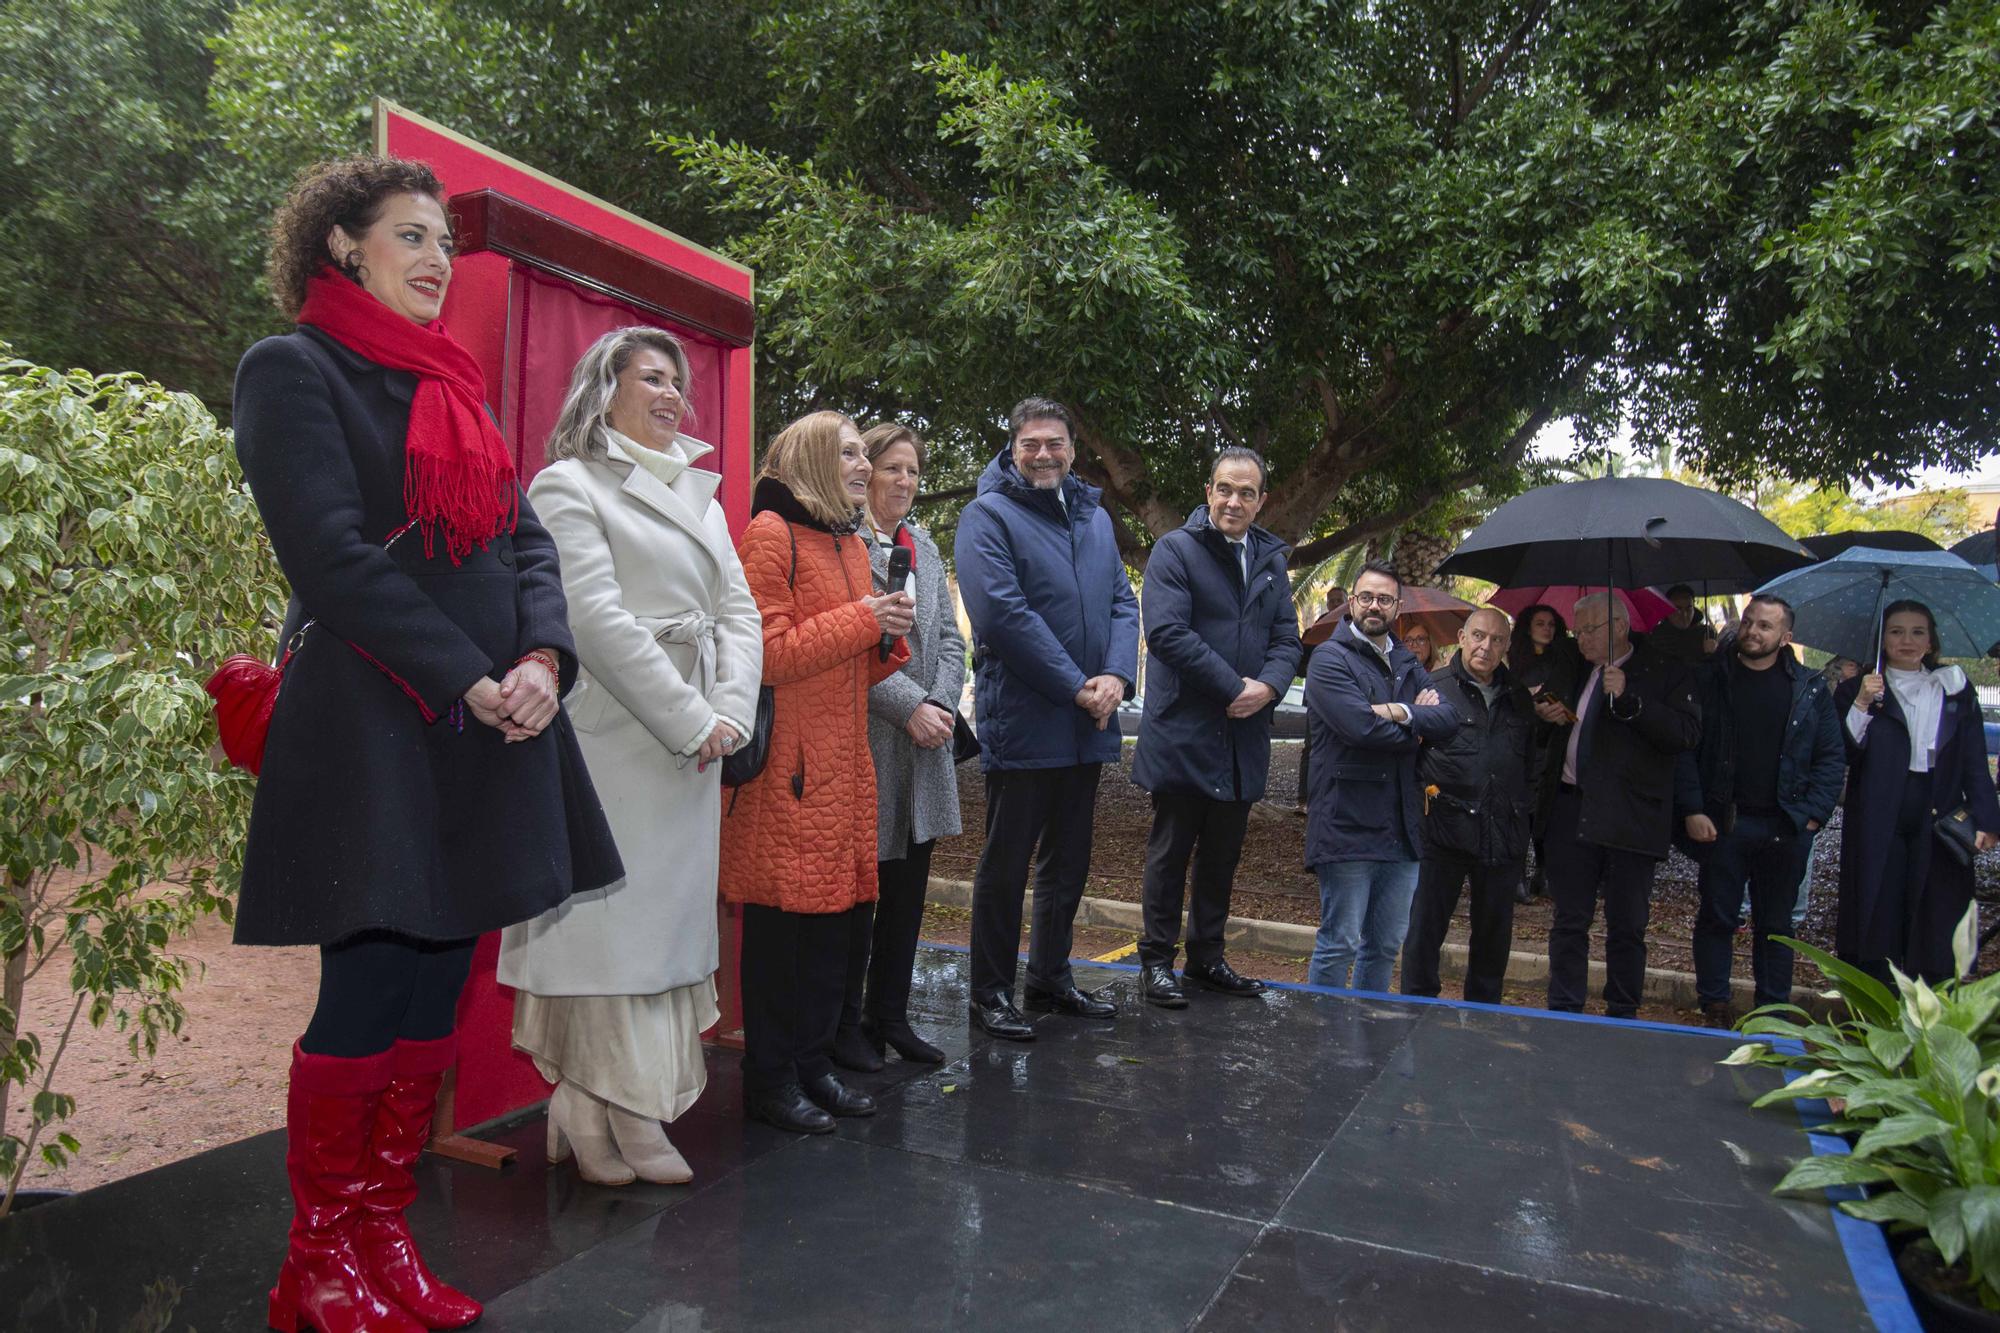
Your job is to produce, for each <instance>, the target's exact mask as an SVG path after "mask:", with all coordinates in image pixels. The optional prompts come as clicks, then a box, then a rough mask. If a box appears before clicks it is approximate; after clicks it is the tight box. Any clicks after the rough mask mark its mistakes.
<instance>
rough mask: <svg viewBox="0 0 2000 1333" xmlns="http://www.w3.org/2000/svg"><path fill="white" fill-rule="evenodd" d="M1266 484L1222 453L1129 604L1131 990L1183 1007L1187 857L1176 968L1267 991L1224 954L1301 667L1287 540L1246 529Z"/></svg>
mask: <svg viewBox="0 0 2000 1333" xmlns="http://www.w3.org/2000/svg"><path fill="white" fill-rule="evenodd" d="M1264 484H1265V470H1264V460H1263V458H1262V457H1261V456H1260V455H1259V454H1257V453H1256V452H1255V451H1253V450H1250V449H1241V448H1230V449H1224V450H1223V451H1222V453H1221V454H1220V455H1219V456H1218V457H1217V458H1216V460H1215V465H1214V467H1213V468H1211V469H1210V472H1209V479H1208V492H1207V493H1208V502H1207V503H1206V504H1203V505H1199V506H1197V507H1196V508H1195V510H1194V512H1193V513H1191V514H1189V515H1188V520H1187V522H1186V523H1185V524H1184V525H1183V526H1182V527H1180V528H1179V529H1177V530H1176V531H1173V532H1170V533H1168V534H1167V535H1166V536H1164V537H1162V538H1161V539H1160V541H1159V544H1158V545H1156V546H1154V547H1153V554H1152V557H1151V559H1149V560H1148V561H1147V564H1146V590H1145V595H1144V596H1143V597H1141V598H1140V600H1139V612H1140V617H1141V623H1142V624H1143V626H1144V628H1145V633H1146V648H1147V653H1148V655H1147V659H1146V711H1145V715H1144V718H1143V720H1142V723H1141V726H1140V729H1139V743H1138V747H1137V748H1138V752H1137V754H1136V755H1134V757H1133V760H1132V781H1133V782H1135V783H1137V784H1138V785H1139V786H1141V787H1143V788H1145V789H1146V790H1147V791H1149V792H1151V793H1152V794H1153V831H1152V834H1151V835H1150V836H1149V837H1148V838H1147V841H1146V875H1145V880H1144V893H1143V903H1144V931H1143V933H1142V934H1141V936H1140V938H1139V965H1140V968H1141V972H1140V994H1141V995H1142V996H1143V997H1144V998H1145V1000H1146V1001H1147V1003H1149V1004H1155V1005H1159V1006H1161V1007H1162V1008H1166V1009H1180V1008H1184V1007H1185V1006H1186V1005H1187V996H1186V995H1185V994H1184V993H1183V992H1182V990H1181V987H1180V982H1179V981H1178V980H1177V979H1176V978H1175V976H1174V953H1175V946H1176V943H1177V941H1178V940H1179V938H1180V933H1181V903H1182V901H1183V899H1184V897H1185V896H1186V882H1187V873H1188V861H1189V858H1190V857H1192V858H1193V861H1194V892H1193V904H1192V906H1191V907H1190V909H1189V912H1188V925H1187V966H1186V967H1185V968H1184V969H1183V972H1182V975H1183V976H1185V977H1186V979H1187V980H1189V981H1192V982H1194V983H1196V984H1197V985H1201V986H1205V987H1207V988H1208V989H1210V990H1214V991H1219V992H1221V993H1222V994H1225V995H1239V996H1240V995H1255V994H1257V993H1258V992H1260V991H1262V990H1263V989H1264V983H1262V982H1261V981H1255V980H1252V979H1250V978H1248V977H1244V976H1242V975H1240V974H1238V973H1237V972H1236V970H1235V969H1234V968H1232V967H1230V966H1229V963H1228V961H1227V960H1226V959H1225V958H1224V957H1223V952H1222V931H1223V926H1224V924H1225V923H1226V922H1227V921H1228V919H1229V894H1230V888H1231V886H1232V884H1233V883H1234V881H1235V878H1236V862H1237V858H1238V857H1239V856H1241V854H1242V851H1243V836H1244V832H1245V830H1246V829H1247V828H1248V827H1249V822H1250V807H1251V805H1252V803H1253V802H1255V801H1257V800H1258V799H1259V798H1260V797H1262V796H1263V795H1264V783H1265V778H1266V776H1267V774H1268V773H1269V771H1270V766H1271V722H1272V717H1273V710H1274V708H1275V706H1276V704H1277V701H1278V700H1279V699H1281V698H1283V697H1284V693H1285V691H1286V690H1287V689H1289V688H1290V687H1291V683H1292V676H1293V674H1294V673H1295V672H1296V671H1297V670H1298V665H1299V652H1300V645H1299V622H1298V613H1297V612H1296V611H1295V610H1294V609H1293V606H1292V598H1291V584H1290V581H1289V580H1288V579H1287V577H1286V574H1285V556H1286V554H1287V551H1288V548H1287V547H1286V546H1285V544H1284V543H1283V542H1281V541H1279V540H1278V539H1277V538H1276V537H1274V536H1272V535H1271V534H1270V533H1269V532H1266V531H1265V530H1264V529H1262V528H1260V527H1258V526H1257V523H1256V518H1257V511H1258V510H1260V509H1262V508H1263V506H1264V495H1265V489H1264Z"/></svg>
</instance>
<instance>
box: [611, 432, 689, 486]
mask: <svg viewBox="0 0 2000 1333" xmlns="http://www.w3.org/2000/svg"><path fill="white" fill-rule="evenodd" d="M604 434H605V436H606V437H607V438H608V439H609V440H610V442H611V446H612V447H613V448H614V449H616V450H617V451H618V452H619V453H621V454H623V455H624V456H625V457H626V458H627V459H629V460H631V461H632V462H634V463H636V464H638V465H639V466H640V467H642V468H644V469H646V471H648V472H650V473H652V474H653V475H654V476H656V477H658V478H659V479H660V484H661V485H662V486H671V485H673V484H674V478H676V477H678V476H680V474H681V473H683V472H685V471H687V465H688V456H687V454H686V452H684V451H683V450H682V449H681V441H680V437H679V436H678V435H677V436H675V437H674V439H673V441H672V442H671V443H669V444H668V445H667V447H666V448H664V449H649V448H647V447H646V446H645V445H643V444H641V443H639V442H638V441H637V440H635V439H633V438H632V437H631V436H629V435H627V434H625V433H624V432H622V431H619V430H614V429H613V428H612V427H611V425H610V424H609V423H606V425H605V427H604Z"/></svg>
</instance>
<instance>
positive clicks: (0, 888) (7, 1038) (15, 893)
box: [0, 872, 30, 1134]
mask: <svg viewBox="0 0 2000 1333" xmlns="http://www.w3.org/2000/svg"><path fill="white" fill-rule="evenodd" d="M0 892H4V894H5V896H6V898H8V899H9V900H11V901H12V903H13V907H14V910H15V911H17V912H19V913H20V914H21V919H22V920H23V921H26V920H27V918H28V884H27V881H26V880H24V879H16V878H15V877H14V875H13V874H12V873H11V872H8V873H7V874H6V877H5V879H4V880H0ZM29 947H30V946H29V943H28V941H27V940H26V939H23V940H22V942H21V947H20V948H18V949H16V950H15V951H14V952H12V953H10V954H8V955H7V958H6V965H5V971H4V975H0V1004H4V1005H5V1006H6V1010H7V1012H8V1013H9V1014H11V1015H13V1021H12V1022H10V1023H8V1024H7V1025H6V1026H5V1027H4V1028H0V1050H4V1051H11V1050H13V1049H14V1043H15V1041H16V1040H18V1039H19V1038H20V1035H21V1024H22V1019H21V1003H22V1000H23V998H24V997H25V995H26V994H27V990H28V949H29ZM12 1091H13V1088H12V1085H11V1084H9V1083H7V1081H6V1080H4V1079H0V1134H4V1133H6V1132H7V1106H8V1101H9V1096H8V1094H9V1093H11V1092H12Z"/></svg>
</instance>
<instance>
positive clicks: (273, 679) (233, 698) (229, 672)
mask: <svg viewBox="0 0 2000 1333" xmlns="http://www.w3.org/2000/svg"><path fill="white" fill-rule="evenodd" d="M312 624H313V622H311V621H310V620H308V621H307V622H306V623H305V624H304V625H303V626H301V627H300V629H299V632H298V633H297V634H294V635H293V636H292V641H291V642H290V643H289V644H287V645H285V656H284V658H283V660H281V661H280V662H279V663H278V665H276V666H272V665H271V664H270V663H269V662H266V661H265V660H264V659H262V658H261V657H252V656H250V654H248V653H236V654H233V655H232V656H230V657H227V658H225V659H223V663H222V665H221V666H219V667H217V668H216V669H215V673H214V674H213V675H211V676H210V677H209V678H208V679H207V681H205V682H204V683H203V684H202V688H203V689H204V690H207V691H208V697H209V698H211V699H213V700H215V729H216V731H217V732H219V733H220V734H221V736H222V753H223V754H224V755H226V756H228V758H229V762H230V763H232V764H234V765H236V766H237V767H238V768H241V769H247V770H248V771H249V772H251V773H253V774H254V773H256V772H257V771H258V770H260V769H262V768H263V767H264V738H265V737H266V736H268V735H269V734H270V731H271V713H272V711H273V710H274V709H276V708H277V706H278V686H279V685H281V684H283V683H284V679H285V668H286V667H287V666H289V665H291V661H292V654H293V653H295V652H297V651H298V648H299V641H300V640H301V639H303V638H305V633H306V631H307V630H309V629H311V628H312Z"/></svg>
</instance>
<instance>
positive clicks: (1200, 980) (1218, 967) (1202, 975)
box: [1181, 958, 1264, 995]
mask: <svg viewBox="0 0 2000 1333" xmlns="http://www.w3.org/2000/svg"><path fill="white" fill-rule="evenodd" d="M1181 975H1182V976H1183V977H1185V978H1186V979H1187V980H1189V981H1192V982H1194V983H1195V984H1196V985H1198V986H1206V987H1208V988H1209V989H1210V990H1212V991H1220V992H1222V993H1223V994H1224V995H1261V994H1263V993H1264V983H1263V982H1261V981H1258V980H1257V979H1255V978H1254V977H1246V976H1244V975H1243V974H1242V973H1241V972H1238V971H1237V970H1236V969H1235V968H1233V967H1231V966H1230V965H1229V964H1228V962H1227V961H1226V960H1224V959H1221V958H1218V959H1216V960H1215V961H1214V962H1212V963H1189V964H1188V965H1187V966H1186V967H1183V968H1182V969H1181Z"/></svg>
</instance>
